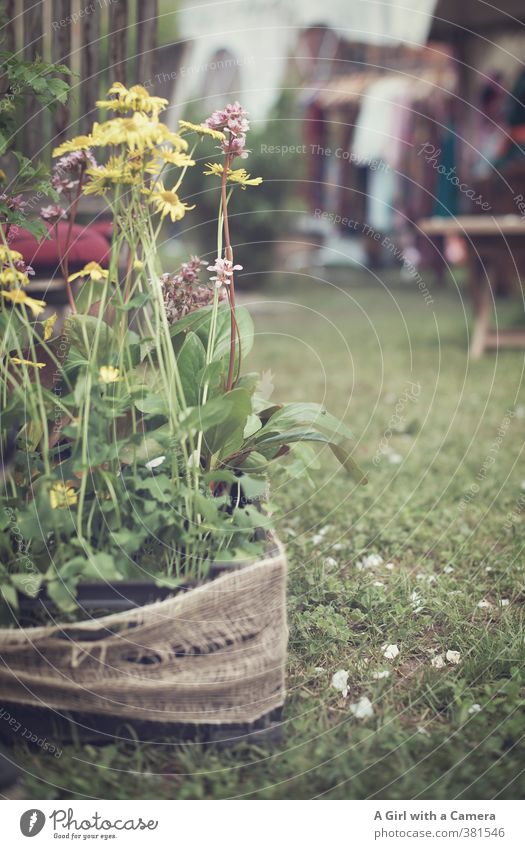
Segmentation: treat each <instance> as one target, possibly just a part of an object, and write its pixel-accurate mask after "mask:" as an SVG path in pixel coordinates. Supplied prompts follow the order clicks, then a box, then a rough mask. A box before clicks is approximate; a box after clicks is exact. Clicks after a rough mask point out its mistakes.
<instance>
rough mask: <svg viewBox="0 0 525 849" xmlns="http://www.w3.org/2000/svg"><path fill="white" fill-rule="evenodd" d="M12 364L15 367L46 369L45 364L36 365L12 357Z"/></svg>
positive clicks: (29, 361) (30, 361)
mask: <svg viewBox="0 0 525 849" xmlns="http://www.w3.org/2000/svg"><path fill="white" fill-rule="evenodd" d="M10 359H11V362H12V363H14V365H15V366H33V368H45V367H46V364H45V363H34V362H33V361H32V360H21V359H20V358H19V357H11V358H10Z"/></svg>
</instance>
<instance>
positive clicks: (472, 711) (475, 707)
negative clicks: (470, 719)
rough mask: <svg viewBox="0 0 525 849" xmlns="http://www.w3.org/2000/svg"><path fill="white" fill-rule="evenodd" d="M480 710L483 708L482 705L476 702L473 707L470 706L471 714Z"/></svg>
mask: <svg viewBox="0 0 525 849" xmlns="http://www.w3.org/2000/svg"><path fill="white" fill-rule="evenodd" d="M480 710H481V705H478V704H475V705H472V707H469V709H468V712H469V713H470V714H473V713H479V712H480Z"/></svg>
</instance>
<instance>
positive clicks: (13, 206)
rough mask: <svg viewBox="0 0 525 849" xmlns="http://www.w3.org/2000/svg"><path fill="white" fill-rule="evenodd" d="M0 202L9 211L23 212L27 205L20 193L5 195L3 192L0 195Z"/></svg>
mask: <svg viewBox="0 0 525 849" xmlns="http://www.w3.org/2000/svg"><path fill="white" fill-rule="evenodd" d="M0 203H1V204H4V206H6V207H7V208H8V209H9V210H10V211H11V212H24V211H25V208H26V206H27V201H25V200H24V198H23V197H22V195H6V194H5V192H4V193H2V194H1V195H0Z"/></svg>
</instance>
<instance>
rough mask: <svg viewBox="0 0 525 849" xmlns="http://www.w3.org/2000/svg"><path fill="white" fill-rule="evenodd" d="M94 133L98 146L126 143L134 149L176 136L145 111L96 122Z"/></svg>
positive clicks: (150, 145) (169, 139)
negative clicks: (101, 122) (145, 113)
mask: <svg viewBox="0 0 525 849" xmlns="http://www.w3.org/2000/svg"><path fill="white" fill-rule="evenodd" d="M92 135H93V138H94V140H95V144H96V145H98V146H104V145H108V144H110V145H114V144H125V145H127V147H128V148H129V149H130V150H132V151H135V150H137V151H143V150H145V149H147V148H152V147H155V145H157V144H160V143H161V142H164V141H171V140H172V138H173V137H174V136H175V134H174V133H172V132H171V131H170V130H169V129H168V127H167V126H166V125H165V124H162V123H161V122H160V121H158V120H157V119H156V118H153V117H149V116H148V115H144V113H143V112H134V113H133V115H131V116H130V117H129V118H112V119H111V120H110V121H106V122H105V123H104V124H94V125H93V133H92ZM181 141H182V139H181Z"/></svg>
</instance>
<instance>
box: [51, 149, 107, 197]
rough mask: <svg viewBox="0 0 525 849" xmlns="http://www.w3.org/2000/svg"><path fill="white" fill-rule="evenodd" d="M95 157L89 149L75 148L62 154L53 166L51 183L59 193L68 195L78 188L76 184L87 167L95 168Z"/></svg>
mask: <svg viewBox="0 0 525 849" xmlns="http://www.w3.org/2000/svg"><path fill="white" fill-rule="evenodd" d="M96 165H97V162H96V159H95V157H94V156H93V154H92V153H91V151H90V150H75V151H72V152H71V153H68V154H66V155H65V156H62V157H61V158H60V159H59V160H58V162H57V163H56V164H55V167H54V168H53V175H52V177H51V185H52V187H53V188H54V190H55V191H56V192H57V193H58V194H59V195H62V194H63V195H66V196H70V195H73V194H75V192H76V191H77V190H78V185H79V183H80V181H81V180H82V179H83V177H84V173H85V172H86V170H87V169H88V168H95V167H96Z"/></svg>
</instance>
